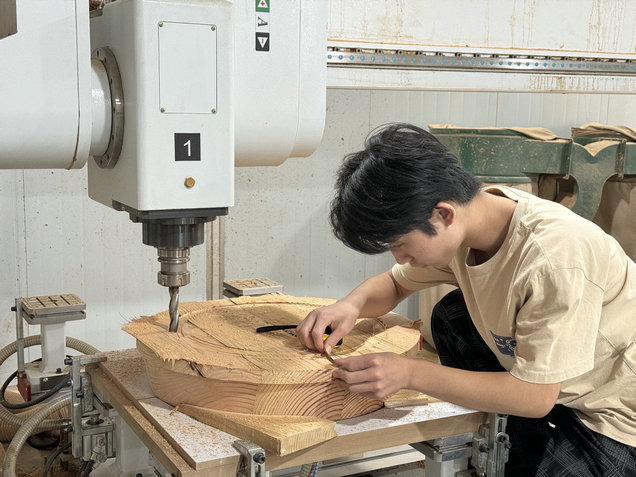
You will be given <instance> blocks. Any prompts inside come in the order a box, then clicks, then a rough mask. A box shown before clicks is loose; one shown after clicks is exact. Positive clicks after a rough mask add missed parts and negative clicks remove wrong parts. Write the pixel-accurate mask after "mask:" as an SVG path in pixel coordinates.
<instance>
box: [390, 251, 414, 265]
mask: <svg viewBox="0 0 636 477" xmlns="http://www.w3.org/2000/svg"><path fill="white" fill-rule="evenodd" d="M391 253H392V254H393V258H395V261H396V262H397V263H399V264H400V265H406V264H407V263H409V262H410V261H411V260H413V257H411V256H410V255H409V254H408V253H404V252H391Z"/></svg>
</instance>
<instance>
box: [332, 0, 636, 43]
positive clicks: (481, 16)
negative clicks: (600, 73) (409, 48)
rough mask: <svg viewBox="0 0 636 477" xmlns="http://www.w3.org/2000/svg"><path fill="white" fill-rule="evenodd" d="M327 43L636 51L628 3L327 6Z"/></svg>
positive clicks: (494, 0) (509, 0)
mask: <svg viewBox="0 0 636 477" xmlns="http://www.w3.org/2000/svg"><path fill="white" fill-rule="evenodd" d="M328 22H329V40H330V41H344V42H347V41H350V42H359V41H365V42H370V43H394V44H402V45H409V44H413V45H431V46H453V47H482V48H492V49H497V48H502V49H512V48H517V49H518V48H523V49H532V50H542V49H543V50H553V51H555V50H557V51H568V50H570V51H577V52H579V53H581V52H608V53H611V54H614V53H618V52H623V53H627V54H632V55H633V54H634V53H635V52H636V48H635V45H636V34H635V31H634V28H633V25H634V24H635V23H636V9H634V4H633V2H632V1H631V0H559V1H558V2H555V1H554V0H480V1H474V0H455V1H451V2H449V1H447V0H428V1H425V2H423V1H402V0H384V1H366V0H330V2H329V19H328Z"/></svg>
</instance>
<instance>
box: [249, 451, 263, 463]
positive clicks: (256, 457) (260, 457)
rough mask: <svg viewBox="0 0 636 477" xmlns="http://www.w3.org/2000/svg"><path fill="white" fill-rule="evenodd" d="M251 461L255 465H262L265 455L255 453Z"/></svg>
mask: <svg viewBox="0 0 636 477" xmlns="http://www.w3.org/2000/svg"><path fill="white" fill-rule="evenodd" d="M252 459H254V462H256V463H257V464H264V463H265V454H263V453H262V452H257V453H256V454H254V457H252Z"/></svg>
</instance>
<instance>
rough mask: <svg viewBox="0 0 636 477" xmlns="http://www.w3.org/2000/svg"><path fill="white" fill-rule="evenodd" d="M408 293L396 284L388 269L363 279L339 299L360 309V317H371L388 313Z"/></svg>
mask: <svg viewBox="0 0 636 477" xmlns="http://www.w3.org/2000/svg"><path fill="white" fill-rule="evenodd" d="M408 294H409V292H406V291H405V290H404V289H402V288H401V287H399V286H398V285H397V283H396V282H395V281H394V279H393V277H392V275H391V272H390V271H388V272H385V273H382V274H380V275H376V276H374V277H372V278H369V279H368V280H365V281H364V282H363V283H362V284H361V285H359V286H358V287H357V288H355V289H354V290H353V291H352V292H351V293H349V295H347V296H346V297H344V298H343V299H342V300H340V301H346V302H348V303H350V304H351V305H352V306H355V307H356V308H357V309H358V310H360V313H359V316H360V317H363V318H372V317H377V316H382V315H384V314H386V313H388V312H389V311H391V310H392V309H393V308H395V307H396V306H397V305H398V304H399V303H400V302H401V301H402V300H403V299H404V298H406V297H407V296H408Z"/></svg>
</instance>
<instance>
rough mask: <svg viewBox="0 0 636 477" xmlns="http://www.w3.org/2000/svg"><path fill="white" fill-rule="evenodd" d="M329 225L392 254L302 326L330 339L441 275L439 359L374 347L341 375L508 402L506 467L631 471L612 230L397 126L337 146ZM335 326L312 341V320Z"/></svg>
mask: <svg viewBox="0 0 636 477" xmlns="http://www.w3.org/2000/svg"><path fill="white" fill-rule="evenodd" d="M330 218H331V224H332V226H333V230H334V233H335V235H336V237H338V238H339V239H340V240H342V241H343V242H344V243H345V244H346V245H347V246H349V247H351V248H353V249H355V250H358V251H360V252H363V253H369V254H372V253H379V252H383V251H385V250H390V251H391V252H392V253H393V256H394V257H395V260H396V262H397V263H396V265H394V266H393V268H392V269H391V270H389V271H387V272H385V273H383V274H380V275H378V276H375V277H373V278H370V279H368V280H366V281H365V282H364V283H362V284H361V285H360V286H359V287H357V288H356V289H355V290H353V291H352V292H351V293H350V294H349V295H348V296H346V297H345V298H343V299H341V300H339V301H338V302H336V303H334V304H333V305H330V306H326V307H324V308H320V309H317V310H315V311H313V312H311V313H310V314H309V315H308V316H307V317H306V318H305V319H304V320H303V322H302V323H301V324H300V325H299V326H298V328H297V332H296V334H297V336H298V338H299V340H300V341H301V343H303V344H304V345H305V346H307V347H308V348H311V349H315V350H318V351H322V350H323V349H325V350H326V351H330V349H331V347H333V345H334V344H335V343H336V342H337V341H338V340H339V339H340V338H342V337H344V336H345V335H346V334H347V333H348V332H349V331H351V329H352V328H353V326H354V324H355V321H356V319H357V318H359V317H374V316H380V315H383V314H385V313H387V312H389V311H390V310H392V309H393V308H394V307H395V306H396V305H397V304H398V303H399V302H400V301H401V300H403V299H404V298H405V297H407V296H408V295H410V294H411V293H413V292H415V291H417V290H421V289H423V288H426V287H429V286H433V285H437V284H440V283H450V284H454V285H456V286H457V287H458V290H457V291H455V292H452V293H450V294H449V295H447V296H446V297H445V298H444V299H442V301H440V303H439V304H438V305H437V306H436V308H435V310H434V312H433V316H432V317H431V329H432V332H433V337H434V341H435V346H436V348H437V351H438V353H439V357H440V362H441V364H435V363H431V362H428V361H424V360H415V359H408V358H405V357H402V356H399V355H397V354H392V353H382V354H369V355H365V356H358V357H349V358H344V359H340V360H337V361H336V364H338V366H339V369H337V370H335V371H334V373H333V377H334V380H335V381H336V382H337V383H338V384H339V385H340V386H341V387H343V388H344V389H348V390H350V391H353V392H357V393H360V394H362V395H364V396H368V397H372V398H382V397H384V396H386V395H388V394H391V393H393V392H395V391H397V390H398V389H402V388H407V389H414V390H418V391H421V392H424V393H426V394H430V395H432V396H435V397H437V398H440V399H443V400H446V401H450V402H454V403H456V404H459V405H462V406H466V407H469V408H473V409H478V410H481V411H487V412H498V413H502V414H509V415H510V417H509V419H508V433H509V434H510V439H511V443H512V446H513V447H512V448H511V456H510V460H509V462H508V464H507V466H506V468H507V471H506V474H507V475H514V476H522V475H542V476H546V477H548V476H549V477H554V476H561V475H573V476H574V475H575V476H577V477H580V476H601V475H603V476H605V475H607V476H609V475H612V476H619V475H620V476H628V475H634V476H636V448H635V447H634V446H636V265H635V264H634V262H633V261H632V260H630V259H629V257H627V256H626V254H625V253H624V252H623V250H622V249H621V247H620V245H618V243H617V242H616V240H614V239H613V238H612V237H611V236H608V235H607V234H605V233H604V232H603V231H602V230H601V229H600V228H598V227H597V226H596V225H594V224H593V223H592V222H589V221H587V220H585V219H583V218H581V217H579V216H578V215H576V214H574V213H573V212H571V211H570V210H568V209H567V208H565V207H562V206H561V205H559V204H556V203H553V202H549V201H545V200H542V199H539V198H537V197H534V196H532V195H531V194H527V193H524V192H521V191H517V190H515V189H511V188H508V187H490V188H484V189H481V188H480V183H479V181H478V180H477V179H476V178H475V177H474V176H472V175H471V174H470V173H468V172H467V171H465V170H464V169H463V168H462V167H461V165H460V163H459V161H458V160H457V158H456V157H455V156H453V155H452V154H451V153H450V152H449V151H448V149H446V148H445V147H444V146H443V145H442V144H441V143H440V142H439V141H437V139H435V137H433V136H432V135H431V134H429V133H427V132H426V131H424V130H422V129H420V128H418V127H415V126H412V125H408V124H392V125H387V126H385V127H383V128H380V129H379V130H378V131H376V132H375V134H373V135H371V136H370V137H369V138H368V139H367V141H366V144H365V149H364V150H363V151H360V152H358V153H354V154H350V155H348V156H347V157H346V158H345V161H344V164H343V166H342V168H341V170H340V172H339V176H338V181H337V184H336V196H335V199H334V200H333V202H332V206H331V217H330ZM327 326H330V327H331V329H332V333H331V335H330V336H329V338H328V339H327V340H326V341H325V342H324V343H323V340H322V336H323V331H324V330H325V328H326V327H327Z"/></svg>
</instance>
